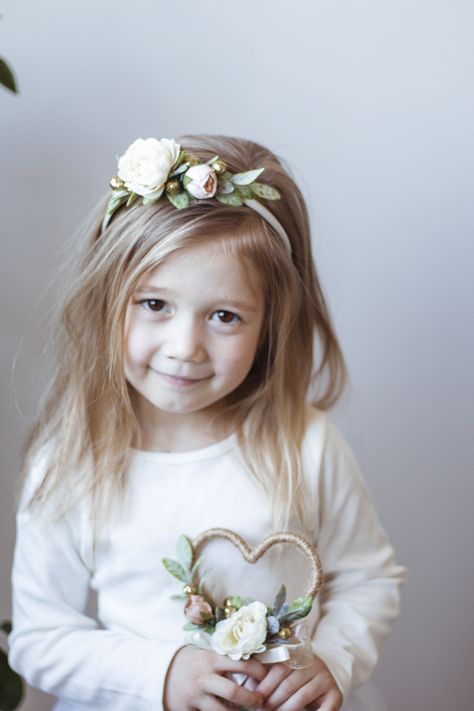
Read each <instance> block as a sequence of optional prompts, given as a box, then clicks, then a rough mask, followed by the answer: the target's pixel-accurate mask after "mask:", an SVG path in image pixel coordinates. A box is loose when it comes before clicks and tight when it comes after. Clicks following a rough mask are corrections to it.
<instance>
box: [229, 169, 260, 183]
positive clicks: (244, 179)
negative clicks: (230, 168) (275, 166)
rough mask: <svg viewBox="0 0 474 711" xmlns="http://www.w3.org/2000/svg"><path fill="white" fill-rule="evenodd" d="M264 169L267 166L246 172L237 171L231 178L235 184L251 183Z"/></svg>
mask: <svg viewBox="0 0 474 711" xmlns="http://www.w3.org/2000/svg"><path fill="white" fill-rule="evenodd" d="M264 170H265V168H258V169H257V170H248V171H247V172H245V173H236V174H235V175H233V176H232V177H231V180H232V182H233V183H234V184H235V185H250V183H253V181H254V180H256V179H257V178H258V176H259V175H261V174H262V173H263V171H264Z"/></svg>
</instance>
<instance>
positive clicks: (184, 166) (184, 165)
mask: <svg viewBox="0 0 474 711" xmlns="http://www.w3.org/2000/svg"><path fill="white" fill-rule="evenodd" d="M188 168H189V165H188V164H187V163H181V165H180V166H178V167H177V168H176V170H175V171H174V172H173V173H171V175H170V178H174V177H175V176H176V175H181V173H185V172H186V171H187V170H188Z"/></svg>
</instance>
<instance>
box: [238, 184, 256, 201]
mask: <svg viewBox="0 0 474 711" xmlns="http://www.w3.org/2000/svg"><path fill="white" fill-rule="evenodd" d="M236 189H237V190H238V192H239V195H240V197H241V198H245V199H246V200H247V199H252V198H253V194H252V191H251V190H250V186H248V185H238V186H237V188H236Z"/></svg>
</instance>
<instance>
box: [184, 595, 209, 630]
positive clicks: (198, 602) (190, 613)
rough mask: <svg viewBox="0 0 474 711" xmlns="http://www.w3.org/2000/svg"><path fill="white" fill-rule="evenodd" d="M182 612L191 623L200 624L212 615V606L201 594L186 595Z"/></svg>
mask: <svg viewBox="0 0 474 711" xmlns="http://www.w3.org/2000/svg"><path fill="white" fill-rule="evenodd" d="M184 614H185V615H186V618H187V619H188V620H189V622H191V623H192V624H193V625H202V624H203V623H204V622H205V621H206V620H209V619H210V618H211V617H212V608H211V606H210V605H209V603H208V602H206V601H205V599H204V598H203V596H202V595H188V598H187V600H186V602H185V605H184Z"/></svg>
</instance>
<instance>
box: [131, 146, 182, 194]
mask: <svg viewBox="0 0 474 711" xmlns="http://www.w3.org/2000/svg"><path fill="white" fill-rule="evenodd" d="M180 150H181V146H180V145H179V143H176V141H174V140H173V139H172V138H162V139H160V140H158V139H157V138H146V139H143V138H138V139H137V140H136V141H134V142H133V143H132V144H131V145H130V146H129V147H128V148H127V150H126V151H125V153H124V154H123V156H121V157H120V158H119V162H118V172H117V175H118V177H119V178H121V179H122V180H123V182H124V183H125V187H126V188H127V189H128V190H130V191H131V192H134V193H137V195H142V196H143V197H147V198H158V197H160V195H161V194H162V192H163V190H164V188H165V183H166V181H167V180H168V177H169V174H170V173H171V168H172V167H173V165H174V164H175V163H176V161H177V160H178V156H179V152H180Z"/></svg>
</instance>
